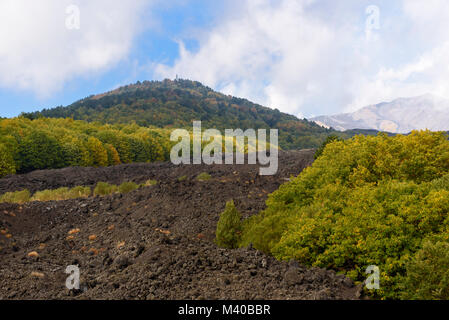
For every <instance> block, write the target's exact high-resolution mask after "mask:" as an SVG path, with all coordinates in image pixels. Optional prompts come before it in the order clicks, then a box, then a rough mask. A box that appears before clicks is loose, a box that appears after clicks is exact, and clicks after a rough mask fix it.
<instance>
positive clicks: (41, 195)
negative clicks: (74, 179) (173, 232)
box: [0, 180, 157, 204]
mask: <svg viewBox="0 0 449 320" xmlns="http://www.w3.org/2000/svg"><path fill="white" fill-rule="evenodd" d="M149 181H152V184H142V185H138V184H136V183H134V182H124V183H122V184H121V185H120V186H116V185H114V184H109V183H107V182H98V183H97V185H96V186H95V189H94V192H93V195H94V196H106V195H110V194H113V193H129V192H131V191H134V190H137V189H139V188H141V187H145V186H149V185H154V183H155V180H149ZM156 183H157V182H156ZM91 195H92V190H91V188H90V187H83V186H77V187H74V188H71V189H69V188H66V187H63V188H58V189H53V190H43V191H36V192H35V193H34V195H33V196H31V194H30V192H29V191H28V190H22V191H16V192H7V193H5V194H3V195H1V196H0V203H4V202H7V203H20V204H21V203H25V202H30V201H42V202H46V201H61V200H70V199H78V198H87V197H90V196H91Z"/></svg>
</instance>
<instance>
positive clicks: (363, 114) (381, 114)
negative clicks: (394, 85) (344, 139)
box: [311, 93, 449, 133]
mask: <svg viewBox="0 0 449 320" xmlns="http://www.w3.org/2000/svg"><path fill="white" fill-rule="evenodd" d="M311 120H312V121H314V122H316V123H318V124H320V125H324V126H327V127H332V128H334V129H336V130H340V131H345V130H350V129H374V130H380V131H388V132H392V133H408V132H410V131H412V130H424V129H429V130H433V131H446V130H448V129H449V100H446V99H444V98H442V97H439V96H437V95H434V94H431V93H426V94H423V95H420V96H416V97H408V98H397V99H395V100H393V101H391V102H382V103H379V104H375V105H370V106H367V107H364V108H362V109H360V110H357V111H355V112H353V113H345V114H338V115H334V116H320V117H316V118H312V119H311Z"/></svg>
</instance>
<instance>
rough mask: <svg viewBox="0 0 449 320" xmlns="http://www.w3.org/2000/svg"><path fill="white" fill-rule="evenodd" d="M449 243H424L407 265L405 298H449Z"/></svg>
mask: <svg viewBox="0 0 449 320" xmlns="http://www.w3.org/2000/svg"><path fill="white" fill-rule="evenodd" d="M448 266H449V243H448V242H446V241H444V242H442V241H438V242H435V243H433V242H431V241H428V242H426V243H424V245H423V248H422V249H420V250H419V251H418V252H416V254H415V255H414V257H413V259H412V261H411V262H410V263H409V264H408V265H407V278H406V282H405V283H404V288H405V291H404V296H403V297H404V298H405V299H421V300H448V299H449V269H448Z"/></svg>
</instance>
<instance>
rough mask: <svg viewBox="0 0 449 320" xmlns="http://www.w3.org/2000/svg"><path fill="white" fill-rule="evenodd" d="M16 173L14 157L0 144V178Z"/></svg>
mask: <svg viewBox="0 0 449 320" xmlns="http://www.w3.org/2000/svg"><path fill="white" fill-rule="evenodd" d="M13 173H16V168H15V163H14V159H13V157H12V155H11V153H10V152H9V150H8V148H7V147H6V146H5V145H4V144H0V178H2V177H4V176H6V175H8V174H13Z"/></svg>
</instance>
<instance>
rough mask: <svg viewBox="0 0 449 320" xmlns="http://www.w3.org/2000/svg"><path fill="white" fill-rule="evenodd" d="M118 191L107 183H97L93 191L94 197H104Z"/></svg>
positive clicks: (114, 186)
mask: <svg viewBox="0 0 449 320" xmlns="http://www.w3.org/2000/svg"><path fill="white" fill-rule="evenodd" d="M117 191H118V187H117V186H116V185H113V184H109V183H107V182H98V183H97V186H96V187H95V189H94V195H95V196H106V195H109V194H112V193H116V192H117Z"/></svg>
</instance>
